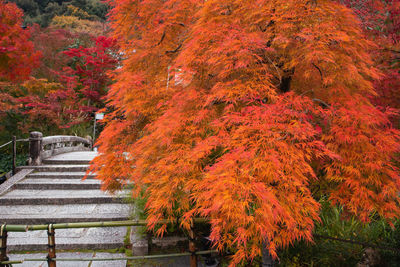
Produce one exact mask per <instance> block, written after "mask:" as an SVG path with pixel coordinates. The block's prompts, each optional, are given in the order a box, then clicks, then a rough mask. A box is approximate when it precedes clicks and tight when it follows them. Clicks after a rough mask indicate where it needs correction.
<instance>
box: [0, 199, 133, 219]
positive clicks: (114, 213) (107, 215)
mask: <svg viewBox="0 0 400 267" xmlns="http://www.w3.org/2000/svg"><path fill="white" fill-rule="evenodd" d="M0 214H1V218H0V223H8V224H46V223H50V222H51V223H66V222H94V221H117V220H127V219H129V216H130V214H131V207H130V206H129V205H126V204H85V205H79V204H78V205H73V204H71V205H18V206H0Z"/></svg>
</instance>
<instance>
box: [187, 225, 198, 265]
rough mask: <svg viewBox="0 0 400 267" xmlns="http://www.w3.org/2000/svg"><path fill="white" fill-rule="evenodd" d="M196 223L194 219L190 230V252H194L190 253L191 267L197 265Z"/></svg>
mask: <svg viewBox="0 0 400 267" xmlns="http://www.w3.org/2000/svg"><path fill="white" fill-rule="evenodd" d="M193 228H194V225H193V220H192V221H191V223H190V231H189V252H190V253H192V254H191V255H190V267H197V255H196V244H195V243H194V231H193Z"/></svg>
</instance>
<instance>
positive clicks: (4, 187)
mask: <svg viewBox="0 0 400 267" xmlns="http://www.w3.org/2000/svg"><path fill="white" fill-rule="evenodd" d="M32 171H33V169H24V170H21V171H19V172H18V173H16V174H15V175H14V176H12V177H11V178H10V179H8V180H7V181H5V182H4V183H2V184H1V185H0V196H1V195H3V194H4V193H6V192H7V191H9V190H11V189H12V188H13V186H14V185H15V184H16V183H18V182H19V181H21V180H22V179H24V178H25V177H26V176H27V175H29V174H30V173H31V172H32Z"/></svg>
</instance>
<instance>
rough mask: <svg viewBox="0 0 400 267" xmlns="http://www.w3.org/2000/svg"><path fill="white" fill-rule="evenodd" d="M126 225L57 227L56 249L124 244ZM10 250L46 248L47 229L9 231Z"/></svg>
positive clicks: (119, 245)
mask: <svg viewBox="0 0 400 267" xmlns="http://www.w3.org/2000/svg"><path fill="white" fill-rule="evenodd" d="M126 231H127V228H126V227H108V228H77V229H57V230H56V231H55V237H56V249H109V248H119V247H121V246H123V244H124V238H125V235H126ZM7 248H8V250H9V251H21V250H32V251H35V250H36V251H38V250H46V248H47V231H32V232H9V233H8V239H7Z"/></svg>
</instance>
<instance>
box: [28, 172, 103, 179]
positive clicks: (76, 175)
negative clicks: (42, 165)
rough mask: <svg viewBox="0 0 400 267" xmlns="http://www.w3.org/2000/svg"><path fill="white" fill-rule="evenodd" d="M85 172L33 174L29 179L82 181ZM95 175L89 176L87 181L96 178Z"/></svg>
mask: <svg viewBox="0 0 400 267" xmlns="http://www.w3.org/2000/svg"><path fill="white" fill-rule="evenodd" d="M85 175H86V173H85V172H33V173H31V174H29V175H27V178H39V179H82V178H83V177H84V176H85ZM95 176H96V175H95V174H90V175H88V177H87V179H89V178H94V177H95Z"/></svg>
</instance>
